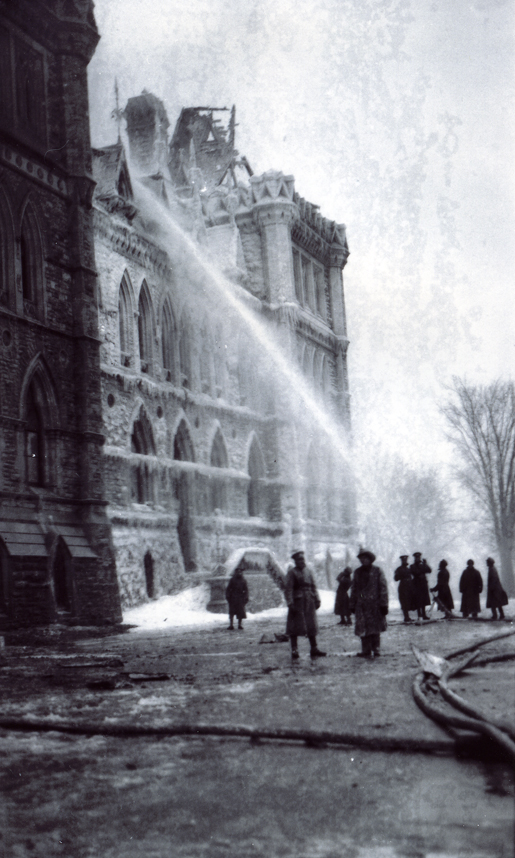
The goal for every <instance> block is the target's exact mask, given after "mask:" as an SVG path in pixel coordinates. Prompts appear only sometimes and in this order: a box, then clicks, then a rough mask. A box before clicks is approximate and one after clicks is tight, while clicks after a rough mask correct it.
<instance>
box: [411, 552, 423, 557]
mask: <svg viewBox="0 0 515 858" xmlns="http://www.w3.org/2000/svg"><path fill="white" fill-rule="evenodd" d="M413 557H422V552H421V551H414V552H413Z"/></svg>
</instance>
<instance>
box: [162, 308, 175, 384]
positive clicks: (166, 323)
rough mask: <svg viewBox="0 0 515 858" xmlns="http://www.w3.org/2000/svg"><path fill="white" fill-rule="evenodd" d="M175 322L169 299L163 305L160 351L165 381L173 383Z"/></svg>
mask: <svg viewBox="0 0 515 858" xmlns="http://www.w3.org/2000/svg"><path fill="white" fill-rule="evenodd" d="M175 334H176V332H175V322H174V317H173V312H172V306H171V303H170V299H169V298H167V299H166V300H165V302H164V305H163V321H162V324H161V351H162V357H163V369H164V370H165V372H166V380H167V381H172V382H175V380H176V377H175Z"/></svg>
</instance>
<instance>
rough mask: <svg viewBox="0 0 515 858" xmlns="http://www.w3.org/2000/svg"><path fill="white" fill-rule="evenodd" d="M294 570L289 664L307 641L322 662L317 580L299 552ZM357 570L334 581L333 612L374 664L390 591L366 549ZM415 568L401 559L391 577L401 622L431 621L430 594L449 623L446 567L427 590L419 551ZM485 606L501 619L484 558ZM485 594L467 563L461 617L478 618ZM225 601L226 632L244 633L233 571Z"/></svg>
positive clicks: (502, 599)
mask: <svg viewBox="0 0 515 858" xmlns="http://www.w3.org/2000/svg"><path fill="white" fill-rule="evenodd" d="M291 557H292V560H293V563H294V565H293V566H291V567H290V568H289V569H288V572H287V575H286V583H285V591H284V595H285V599H286V604H287V606H288V615H287V620H286V634H287V636H288V637H289V639H290V643H291V656H292V660H293V661H296V660H297V659H298V658H299V650H298V639H299V637H302V636H304V637H307V638H308V640H309V643H310V655H311V658H321V657H323V656H325V655H326V653H325V652H323V651H322V650H320V649H319V647H318V644H317V633H318V623H317V616H316V612H317V610H318V608H319V607H320V597H319V594H318V590H317V586H316V583H315V578H314V575H313V573H312V572H311V570H310V569H309V567H308V566H307V564H306V558H305V556H304V552H303V551H300V550H299V551H294V552H293V554H292V555H291ZM357 557H358V559H359V561H360V563H361V565H360V566H359V567H358V568H357V569H355V570H354V573H353V571H352V569H351V567H350V566H347V567H346V568H345V569H344V570H343V571H342V572H340V574H339V575H338V576H337V581H338V589H337V592H336V600H335V607H334V612H335V614H337V615H338V616H339V617H340V624H341V625H350V624H351V617H352V614H354V615H355V627H354V631H355V634H356V635H357V636H358V637H359V638H360V639H361V652H360V653H358V655H359V656H361V657H362V658H377V657H378V656H380V655H381V649H380V644H381V633H382V632H384V631H386V617H387V614H388V585H387V583H386V578H385V575H384V573H383V572H382V570H381V569H380V568H379V566H375V565H374V561H375V559H376V557H375V554H373V552H372V551H368V550H367V549H364V548H363V549H360V551H359V552H358V555H357ZM413 557H414V562H413V563H412V564H411V565H408V560H409V555H408V554H403V555H401V556H400V558H399V559H400V561H401V565H400V566H398V567H397V569H396V570H395V573H394V579H395V581H398V582H399V602H400V605H401V609H402V612H403V614H404V622H405V623H411V622H412V620H411V617H410V611H415V610H416V611H417V616H418V617H419V618H420V619H422V620H427V619H429V617H428V616H427V613H426V608H427V606H428V605H430V604H431V598H430V592H431V593H433V594H434V601H435V602H436V604H437V606H438V608H439V609H440V610H441V611H443V612H444V613H445V615H446V616H449V617H453V616H454V614H453V613H452V611H453V609H454V600H453V597H452V593H451V589H450V585H449V581H450V575H449V570H448V568H447V561H446V560H441V561H440V563H439V565H438V575H437V581H436V585H435V586H434V587H431V589H430V588H429V584H428V580H427V579H428V576H429V575H430V574H431V567H430V566H429V565H428V563H427V562H426V560H425V559H424V558H423V557H422V554H421V552H420V551H415V553H414V554H413ZM486 564H487V567H488V580H487V601H486V607H487V608H490V609H491V611H492V619H494V620H496V619H497V611H499V619H501V620H502V619H504V611H503V607H504V605H507V604H508V597H507V595H506V593H505V591H504V590H503V588H502V585H501V582H500V579H499V574H498V572H497V569H496V568H495V561H494V560H493V559H492V558H491V557H488V558H487V561H486ZM482 591H483V579H482V577H481V574H480V572H479V571H478V570H477V569H476V568H475V566H474V561H473V560H468V561H467V567H466V569H464V571H463V573H462V575H461V578H460V593H461V594H462V598H461V612H462V614H463V617H469V616H471V617H474V618H475V617H477V615H478V613H479V612H480V610H481V605H480V599H479V597H480V594H481V592H482ZM226 598H227V601H228V603H229V618H230V625H229V629H231V630H232V629H233V628H234V617H236V618H237V619H238V628H240V629H241V628H242V620H243V619H244V618H245V616H246V613H245V606H246V604H247V602H248V598H249V592H248V586H247V582H246V581H245V578H244V577H243V574H242V572H241V570H236V572H235V573H234V574H233V576H232V578H231V579H230V581H229V584H228V585H227V590H226Z"/></svg>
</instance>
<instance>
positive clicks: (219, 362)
mask: <svg viewBox="0 0 515 858" xmlns="http://www.w3.org/2000/svg"><path fill="white" fill-rule="evenodd" d="M213 351H214V370H215V392H216V395H217V396H223V394H224V390H225V367H226V363H225V361H226V356H225V351H226V343H225V338H224V335H223V331H222V328H221V327H219V328H217V330H216V336H215V346H214V349H213Z"/></svg>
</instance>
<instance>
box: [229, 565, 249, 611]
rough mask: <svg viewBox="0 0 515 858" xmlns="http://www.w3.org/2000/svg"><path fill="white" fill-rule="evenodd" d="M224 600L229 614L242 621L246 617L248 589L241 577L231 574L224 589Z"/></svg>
mask: <svg viewBox="0 0 515 858" xmlns="http://www.w3.org/2000/svg"><path fill="white" fill-rule="evenodd" d="M225 598H226V599H227V601H228V602H229V614H231V615H236V617H237V618H238V619H239V620H244V619H245V618H246V616H247V614H246V612H245V605H246V604H247V602H248V600H249V588H248V586H247V582H246V580H245V578H244V577H243V575H240V574H236V572H235V573H234V574H233V576H232V578H230V580H229V583H228V584H227V587H226V589H225Z"/></svg>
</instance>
